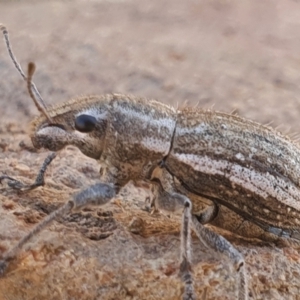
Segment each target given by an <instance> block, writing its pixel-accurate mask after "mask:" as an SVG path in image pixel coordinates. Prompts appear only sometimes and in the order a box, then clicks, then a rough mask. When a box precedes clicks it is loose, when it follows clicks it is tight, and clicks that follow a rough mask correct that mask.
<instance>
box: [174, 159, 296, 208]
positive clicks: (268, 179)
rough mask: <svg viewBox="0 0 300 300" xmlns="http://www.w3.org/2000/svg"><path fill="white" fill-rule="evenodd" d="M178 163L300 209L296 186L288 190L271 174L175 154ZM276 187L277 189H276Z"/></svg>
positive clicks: (284, 182) (226, 162)
mask: <svg viewBox="0 0 300 300" xmlns="http://www.w3.org/2000/svg"><path fill="white" fill-rule="evenodd" d="M174 156H175V157H176V159H177V160H178V162H183V163H184V164H187V165H189V166H191V167H192V168H193V169H194V170H196V171H199V172H202V173H205V174H208V175H221V176H224V177H225V178H227V179H229V180H230V182H231V183H232V185H233V186H234V185H239V186H242V187H244V188H245V189H247V190H249V191H251V192H253V193H255V194H258V195H260V196H261V197H263V198H267V197H268V196H271V197H273V198H276V199H278V201H279V202H281V203H283V204H285V205H288V206H290V207H293V208H294V209H296V210H299V209H300V191H299V189H298V188H297V187H295V186H290V187H289V188H288V189H286V186H287V183H286V181H284V180H283V179H281V178H278V177H274V176H273V175H271V174H270V173H269V172H265V173H262V172H259V171H256V170H254V169H249V168H246V167H243V166H241V165H239V164H237V163H232V162H229V161H226V160H216V159H211V158H210V157H209V156H198V155H195V154H175V155H174ZM274 186H276V189H274Z"/></svg>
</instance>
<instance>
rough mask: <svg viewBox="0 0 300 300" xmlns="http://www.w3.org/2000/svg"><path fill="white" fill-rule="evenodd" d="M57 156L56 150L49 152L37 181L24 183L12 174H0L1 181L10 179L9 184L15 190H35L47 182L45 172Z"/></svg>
mask: <svg viewBox="0 0 300 300" xmlns="http://www.w3.org/2000/svg"><path fill="white" fill-rule="evenodd" d="M55 157H56V154H55V152H53V153H51V154H49V155H48V156H47V157H46V159H45V160H44V162H43V164H42V167H41V168H40V171H39V173H38V175H37V176H36V179H35V182H34V183H32V184H24V183H23V182H21V181H19V180H16V179H14V178H12V177H10V176H7V175H2V176H0V183H1V182H2V180H8V182H7V184H8V186H9V187H11V188H12V189H14V190H18V191H29V190H33V189H35V188H37V187H39V186H43V185H44V184H45V180H44V176H45V172H46V170H47V167H48V166H49V165H50V164H51V162H52V161H53V159H54V158H55Z"/></svg>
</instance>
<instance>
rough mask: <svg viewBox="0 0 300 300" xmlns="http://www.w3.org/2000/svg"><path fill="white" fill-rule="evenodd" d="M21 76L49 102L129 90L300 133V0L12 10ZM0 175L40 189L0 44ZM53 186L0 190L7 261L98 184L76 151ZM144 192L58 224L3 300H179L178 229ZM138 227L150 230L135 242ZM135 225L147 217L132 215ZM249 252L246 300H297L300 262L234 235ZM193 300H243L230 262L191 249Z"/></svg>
mask: <svg viewBox="0 0 300 300" xmlns="http://www.w3.org/2000/svg"><path fill="white" fill-rule="evenodd" d="M0 22H2V23H5V24H6V25H7V27H8V28H9V30H10V34H11V40H12V43H13V47H14V50H15V53H16V55H17V57H18V58H19V60H20V61H21V63H22V65H23V66H26V63H27V62H28V61H30V60H33V61H35V62H36V64H37V67H38V70H37V73H36V75H35V82H36V84H37V86H38V87H39V89H40V91H41V93H42V95H43V96H44V98H45V100H46V102H47V103H58V102H61V101H64V100H66V99H69V98H71V97H73V96H76V95H81V94H93V93H96V94H99V93H107V92H120V93H127V94H128V93H130V94H136V95H139V96H145V97H149V98H156V99H158V100H161V101H163V102H165V103H169V104H172V105H177V104H179V105H180V106H182V105H184V101H186V100H187V101H188V104H189V105H193V104H195V103H197V102H199V105H200V106H201V107H206V108H209V107H211V106H212V105H215V109H217V110H222V111H226V112H231V111H232V110H234V109H235V110H237V111H238V113H239V114H240V115H241V116H244V117H247V118H251V119H254V120H256V121H259V122H261V123H268V122H270V121H274V123H273V126H275V127H276V126H278V125H281V128H282V130H284V131H285V130H288V129H289V128H291V131H293V132H298V133H299V132H300V123H299V122H298V115H299V111H300V101H299V82H300V4H299V2H298V1H282V0H268V1H260V0H248V1H246V0H245V1H239V0H234V1H228V0H224V1H222V0H219V1H218V0H212V1H192V0H186V1H180V0H155V1H154V0H153V1H146V0H139V1H138V0H128V1H121V0H120V1H118V0H116V1H83V0H77V1H61V2H55V1H23V2H19V1H13V2H11V1H4V2H0ZM0 74H1V81H0V111H1V118H0V173H6V174H8V175H11V176H16V177H17V178H19V179H21V180H23V181H27V182H29V181H31V180H33V179H34V177H35V174H36V173H37V171H38V169H39V166H40V165H41V163H42V161H43V159H44V158H45V156H46V153H43V154H32V153H28V152H26V151H21V150H20V149H19V147H18V143H19V141H21V140H23V139H24V138H25V136H26V124H27V123H28V122H29V121H30V120H31V118H32V117H33V116H34V115H35V114H36V108H35V107H34V105H33V104H32V103H31V101H30V99H29V97H28V96H27V92H26V87H25V84H24V83H23V82H22V80H21V79H20V77H19V75H18V74H17V73H16V71H15V70H14V68H13V66H12V63H11V62H10V60H9V58H8V55H7V53H6V49H5V47H4V43H2V44H0ZM58 156H59V157H58V158H57V159H56V160H55V161H54V163H53V165H51V167H50V168H49V171H48V173H47V178H46V182H47V184H46V186H45V187H43V188H39V189H37V190H36V191H32V192H30V193H26V194H16V193H13V192H9V191H7V190H5V191H4V190H2V191H1V195H0V255H1V253H3V252H4V251H5V250H7V249H9V247H11V246H12V245H13V244H15V243H16V241H17V240H19V239H20V238H21V237H22V236H23V235H24V234H25V233H26V232H28V231H29V230H30V228H32V226H33V225H34V224H36V222H39V221H40V220H42V218H43V217H44V216H45V215H46V214H47V213H49V212H50V211H52V210H53V209H55V208H57V207H58V206H59V205H60V204H62V203H64V202H66V201H67V200H68V199H69V198H70V195H72V194H73V193H74V192H76V191H77V190H79V189H81V188H83V187H86V186H88V185H89V184H92V183H93V182H96V181H97V172H98V168H99V167H98V166H97V163H96V162H95V161H93V160H91V159H88V158H85V157H84V156H83V155H81V154H80V153H79V152H78V151H77V150H76V149H74V148H71V147H70V148H67V149H65V150H63V151H61V152H60V153H59V155H58ZM146 195H147V193H146V192H144V191H143V190H142V189H136V188H133V187H132V186H129V187H127V189H126V190H124V191H123V197H119V199H115V200H114V201H113V203H111V204H110V205H109V206H107V207H106V208H102V209H97V210H93V211H88V210H85V211H84V212H80V213H78V214H74V215H71V216H69V217H66V218H64V219H61V220H59V222H55V223H54V224H53V225H51V226H50V227H49V228H48V229H47V230H45V231H44V232H43V233H42V234H40V235H39V237H38V238H36V239H35V240H34V241H32V242H31V243H30V244H29V245H28V246H29V247H27V249H25V250H24V251H22V252H21V254H20V255H19V256H18V258H17V259H16V261H14V262H13V263H12V264H11V266H10V267H9V270H8V272H7V273H6V275H5V276H4V277H3V278H1V279H0V300H2V299H3V300H4V299H5V300H15V299H18V300H19V299H26V300H28V299H103V300H104V299H180V295H181V293H182V285H181V283H180V281H179V279H178V276H177V272H178V257H179V222H178V220H177V219H176V218H174V217H172V218H169V217H168V216H164V215H154V216H151V215H149V214H148V213H147V212H145V211H142V210H141V208H142V207H143V206H144V199H145V197H146ZM134 217H138V218H141V219H142V220H143V222H142V223H143V228H140V230H138V231H139V234H133V233H132V232H130V228H131V227H130V223H131V222H132V220H133V219H134ZM137 221H139V219H137ZM226 237H227V238H228V239H230V240H231V241H232V242H233V244H234V245H235V246H236V247H237V248H238V249H239V250H240V251H241V252H242V253H243V255H244V256H245V259H246V263H247V272H248V274H249V279H250V291H251V298H250V299H300V296H298V294H300V256H299V253H298V251H297V250H296V249H295V248H293V247H291V248H276V247H274V246H272V245H266V244H260V243H249V242H247V241H243V240H241V239H238V238H235V237H232V236H230V234H226ZM193 249H194V258H193V261H194V264H195V265H194V275H195V287H196V291H197V295H198V299H235V297H236V296H235V295H236V290H237V286H236V274H235V272H234V271H233V270H232V267H231V263H230V261H228V260H226V259H224V258H220V257H218V256H217V255H216V254H214V253H212V251H210V250H207V249H203V248H202V247H201V245H200V244H199V242H198V241H197V239H194V240H193Z"/></svg>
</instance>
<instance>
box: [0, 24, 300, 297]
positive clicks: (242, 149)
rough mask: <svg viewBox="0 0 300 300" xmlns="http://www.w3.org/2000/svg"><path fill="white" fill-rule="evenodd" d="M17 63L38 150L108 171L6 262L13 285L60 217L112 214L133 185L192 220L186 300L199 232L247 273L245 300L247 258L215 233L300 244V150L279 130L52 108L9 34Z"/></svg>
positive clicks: (87, 101)
mask: <svg viewBox="0 0 300 300" xmlns="http://www.w3.org/2000/svg"><path fill="white" fill-rule="evenodd" d="M1 29H2V31H3V33H4V36H5V40H6V43H7V48H8V50H9V54H10V56H11V58H12V60H13V62H14V64H15V66H16V67H17V69H18V70H19V72H20V73H21V75H22V76H23V78H24V79H25V80H26V82H27V85H28V90H29V93H30V96H31V98H32V99H33V101H34V102H35V105H36V107H37V108H38V109H39V111H40V112H41V115H40V116H39V117H37V118H36V119H35V120H33V122H32V123H31V131H30V138H31V141H32V145H33V147H34V148H36V149H39V148H46V149H48V150H51V151H54V152H56V151H59V150H61V149H63V148H64V147H65V146H67V145H74V146H76V147H77V148H78V149H79V150H80V151H81V152H82V153H83V154H85V155H86V156H88V157H90V158H93V159H95V160H97V161H98V162H99V163H100V165H101V168H102V172H101V174H100V176H99V183H98V184H96V185H93V186H90V187H88V188H86V189H84V190H83V191H81V192H80V193H78V194H76V195H75V196H74V197H73V199H71V200H69V201H68V202H67V203H66V204H65V205H64V206H62V207H61V208H59V209H58V210H56V211H55V212H53V213H51V214H50V215H48V216H47V217H46V218H45V219H44V220H43V221H42V222H41V223H40V224H38V225H37V226H36V227H34V228H33V229H32V230H31V231H30V232H29V233H28V234H27V235H26V236H25V237H23V239H21V240H20V241H19V243H17V245H15V247H13V248H12V249H10V250H9V251H8V252H6V253H5V254H4V255H3V257H2V261H1V262H0V273H1V274H2V275H4V272H5V269H6V267H7V265H8V263H9V261H11V260H12V259H13V258H14V257H15V256H16V255H17V253H18V251H20V249H21V248H22V246H23V245H24V244H26V243H27V242H28V240H30V239H31V238H32V237H33V236H35V235H36V234H38V233H39V232H40V231H41V230H42V229H43V228H44V227H45V226H47V225H48V224H49V223H50V222H51V221H53V220H54V219H55V218H56V217H57V216H59V215H62V214H67V213H69V212H71V211H72V210H73V209H79V208H82V207H84V206H86V205H103V204H106V203H107V202H109V201H110V200H111V199H112V198H113V197H114V196H115V195H117V194H118V192H119V191H120V188H121V187H123V186H124V185H126V184H127V183H128V182H129V181H131V180H133V181H141V180H142V181H146V182H149V183H151V185H152V192H153V195H154V197H153V205H154V206H156V207H157V208H159V209H162V210H166V211H169V212H175V211H182V229H181V258H180V260H181V263H180V274H181V278H182V281H183V282H184V286H185V289H184V293H183V296H182V299H184V300H187V299H190V300H191V299H195V298H196V295H195V292H194V288H193V277H192V272H191V266H192V265H191V229H193V230H194V231H195V233H196V235H197V236H198V237H199V238H200V240H201V241H202V242H203V243H204V244H206V245H207V246H208V247H211V248H213V249H215V250H216V251H219V252H220V253H224V254H225V255H227V256H229V257H230V258H231V259H232V261H233V263H234V266H235V268H236V270H237V271H238V274H239V282H238V299H239V300H242V299H243V300H245V299H248V284H247V276H246V272H245V262H244V259H243V256H242V255H241V254H240V253H239V252H238V251H237V250H236V249H235V248H234V247H233V246H232V245H231V244H230V243H229V242H228V241H227V240H226V239H225V238H223V237H222V236H220V235H218V234H216V233H215V232H214V231H212V230H210V229H209V228H207V227H205V226H204V224H206V223H212V224H214V225H216V226H219V227H222V228H225V229H229V230H230V231H232V232H235V233H238V234H241V235H244V236H249V237H258V238H262V239H269V238H270V239H271V240H277V239H290V240H299V239H300V236H299V222H300V221H299V219H298V215H299V209H300V204H299V203H300V202H299V200H300V199H299V197H300V189H299V182H298V169H299V166H300V161H299V159H300V158H299V157H300V155H299V154H300V149H299V148H298V147H297V145H296V144H295V143H293V142H292V141H291V140H289V139H288V138H287V137H285V136H283V135H281V134H280V133H278V132H276V131H275V130H273V129H270V128H269V127H266V126H263V125H260V124H257V123H255V122H252V121H249V120H246V119H243V118H240V117H237V116H234V115H230V114H225V113H218V112H211V111H205V110H200V109H199V110H189V109H184V110H177V109H174V108H172V107H170V106H168V105H165V104H162V103H160V102H157V101H155V100H147V99H143V98H137V97H132V96H125V95H118V94H110V95H104V96H86V97H81V98H77V99H75V100H71V101H69V102H66V103H64V104H61V105H58V106H55V107H52V108H47V107H46V105H45V104H44V102H43V101H42V99H41V97H40V94H39V93H38V91H37V89H36V87H35V85H34V83H33V82H32V75H33V72H34V64H32V63H31V64H29V67H28V74H27V76H25V74H24V73H23V71H22V69H21V67H20V65H19V64H18V63H17V61H16V59H15V57H14V55H13V53H12V51H11V47H10V43H9V40H8V32H7V30H6V28H5V27H4V26H3V25H1ZM54 157H55V155H54V154H50V155H49V156H48V158H47V159H46V160H45V162H44V164H43V166H42V168H41V171H40V173H39V174H38V176H37V180H36V182H35V183H34V184H32V185H24V184H22V183H21V182H19V181H17V180H14V179H13V178H10V177H8V176H1V177H0V180H4V179H7V180H8V184H9V186H11V187H12V188H14V189H17V190H18V189H22V190H24V189H33V188H35V187H37V186H39V185H42V184H43V182H44V173H45V170H46V168H47V166H48V165H49V164H50V163H51V161H52V160H53V159H54Z"/></svg>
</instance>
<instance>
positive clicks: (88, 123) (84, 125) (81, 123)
mask: <svg viewBox="0 0 300 300" xmlns="http://www.w3.org/2000/svg"><path fill="white" fill-rule="evenodd" d="M96 122H97V120H96V118H95V117H93V116H90V115H80V116H78V117H77V118H76V119H75V129H76V130H78V131H80V132H91V131H93V130H94V128H95V126H96Z"/></svg>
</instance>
